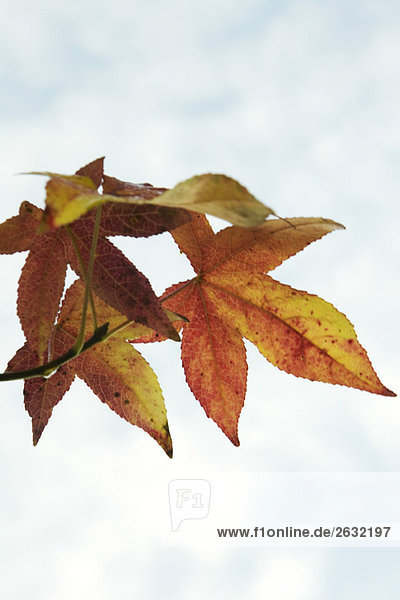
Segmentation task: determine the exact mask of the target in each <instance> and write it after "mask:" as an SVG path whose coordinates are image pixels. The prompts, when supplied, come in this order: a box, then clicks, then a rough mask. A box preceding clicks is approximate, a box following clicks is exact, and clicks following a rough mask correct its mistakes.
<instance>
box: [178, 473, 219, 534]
mask: <svg viewBox="0 0 400 600" xmlns="http://www.w3.org/2000/svg"><path fill="white" fill-rule="evenodd" d="M168 495H169V508H170V511H171V527H172V531H178V529H179V525H180V524H181V523H182V521H185V520H186V519H205V518H206V517H207V516H208V513H209V512H210V497H211V485H210V482H209V481H207V480H206V479H173V480H172V481H170V482H169V484H168Z"/></svg>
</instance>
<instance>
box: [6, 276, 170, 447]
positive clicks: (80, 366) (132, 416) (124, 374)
mask: <svg viewBox="0 0 400 600" xmlns="http://www.w3.org/2000/svg"><path fill="white" fill-rule="evenodd" d="M83 296H84V285H83V283H82V282H81V281H80V280H78V281H76V282H75V283H74V284H72V286H71V287H70V288H69V289H68V291H67V293H66V296H65V299H64V302H63V305H62V308H61V311H60V315H59V318H58V321H57V326H56V329H55V332H54V335H53V340H52V342H53V344H52V346H53V350H54V357H53V358H57V357H58V356H61V355H63V354H64V353H65V352H66V351H67V350H68V349H69V348H70V347H71V345H73V343H74V341H75V339H76V337H77V335H78V332H79V327H80V323H81V318H82V303H83ZM94 304H95V308H96V314H97V316H98V318H99V319H101V321H102V322H108V323H109V324H110V326H111V327H112V328H113V329H114V328H117V329H118V327H120V326H121V325H122V324H124V323H126V318H125V317H124V315H122V314H120V313H118V312H117V311H115V310H114V309H113V308H112V307H110V306H109V305H107V304H106V303H105V302H103V301H102V300H101V299H100V298H98V297H97V296H96V295H94ZM93 328H94V323H93V319H92V317H91V316H90V315H88V318H87V321H86V334H85V338H86V339H89V338H90V336H91V334H92V331H93ZM148 332H149V329H148V328H146V327H144V326H143V325H141V324H135V323H129V324H128V325H127V326H126V327H125V328H123V329H121V330H120V331H117V332H116V333H115V334H114V335H113V337H110V338H109V339H107V340H106V341H104V342H102V343H100V344H98V345H96V346H93V347H92V348H90V349H87V350H86V351H85V352H83V353H82V354H80V355H79V356H77V357H76V358H74V359H72V360H71V361H69V362H68V363H67V364H66V365H63V366H62V367H61V368H60V369H58V371H56V372H55V373H54V374H53V375H52V376H51V377H49V378H47V379H45V378H43V377H37V378H33V379H29V380H27V381H26V382H25V386H24V399H25V407H26V410H27V411H28V413H29V415H30V416H31V417H32V431H33V443H34V445H36V444H37V442H38V441H39V438H40V436H41V434H42V432H43V430H44V428H45V426H46V425H47V423H48V420H49V418H50V416H51V414H52V411H53V408H54V407H55V405H56V404H57V403H58V402H59V401H60V400H61V399H62V397H63V396H64V394H65V392H66V391H68V389H69V388H70V386H71V383H72V381H73V379H74V377H75V375H77V376H78V377H79V378H81V379H82V380H83V381H85V382H86V384H87V385H88V386H89V387H90V388H91V389H92V391H93V392H94V393H95V394H96V395H97V396H98V397H99V398H100V400H101V401H102V402H104V403H105V404H107V405H108V406H109V407H110V408H111V410H113V411H114V412H115V413H117V414H118V415H119V416H120V417H122V418H123V419H125V420H126V421H128V422H129V423H131V424H133V425H137V426H138V427H141V428H142V429H144V430H145V431H146V432H147V433H149V434H150V435H151V436H152V437H153V438H154V439H155V440H156V441H157V442H158V443H159V444H160V445H161V447H162V448H163V449H164V450H165V452H166V453H167V454H168V456H172V441H171V436H170V433H169V429H168V422H167V417H166V410H165V405H164V399H163V396H162V392H161V389H160V386H159V384H158V381H157V377H156V375H155V373H154V372H153V370H152V369H151V367H150V366H149V365H148V363H147V362H146V361H145V359H144V358H143V357H142V356H141V354H140V353H139V352H138V351H137V350H136V349H135V348H133V347H132V346H131V344H130V343H128V342H127V341H126V337H127V336H130V337H132V336H133V337H137V336H138V335H141V334H144V333H148ZM37 364H38V354H37V352H36V351H35V350H33V349H32V347H31V346H30V345H29V343H28V342H27V343H26V344H25V345H24V346H23V347H22V348H20V350H18V352H17V353H16V355H15V356H14V357H13V359H11V361H10V362H9V365H8V371H15V370H21V369H22V368H24V369H26V368H31V367H34V366H36V365H37Z"/></svg>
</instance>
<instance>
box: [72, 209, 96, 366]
mask: <svg viewBox="0 0 400 600" xmlns="http://www.w3.org/2000/svg"><path fill="white" fill-rule="evenodd" d="M100 220H101V206H98V207H97V209H96V218H95V222H94V229H93V237H92V246H91V248H90V256H89V266H88V269H87V273H86V281H85V295H84V298H83V307H82V319H81V326H80V329H79V333H78V337H77V338H76V341H75V344H74V345H73V349H74V350H75V351H76V352H77V353H78V354H79V352H80V351H81V350H82V348H83V346H84V343H85V329H86V316H87V308H88V304H89V298H90V297H91V286H92V275H93V265H94V260H95V258H96V248H97V240H98V239H99V230H100ZM96 325H97V323H96V324H95V327H96Z"/></svg>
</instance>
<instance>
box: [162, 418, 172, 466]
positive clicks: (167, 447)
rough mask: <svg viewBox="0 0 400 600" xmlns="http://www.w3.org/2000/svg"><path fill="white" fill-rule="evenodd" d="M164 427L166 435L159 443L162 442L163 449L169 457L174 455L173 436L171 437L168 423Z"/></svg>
mask: <svg viewBox="0 0 400 600" xmlns="http://www.w3.org/2000/svg"><path fill="white" fill-rule="evenodd" d="M163 429H164V431H165V435H164V437H163V438H162V439H161V440H160V442H159V443H160V446H161V447H162V449H163V450H164V452H165V454H166V455H167V456H168V457H169V458H172V456H173V447H172V438H171V434H170V432H169V427H168V423H165V425H164V427H163Z"/></svg>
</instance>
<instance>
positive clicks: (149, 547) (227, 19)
mask: <svg viewBox="0 0 400 600" xmlns="http://www.w3.org/2000/svg"><path fill="white" fill-rule="evenodd" d="M0 8H1V19H0V78H1V81H0V84H1V85H0V90H1V92H0V156H1V162H0V177H1V185H2V191H3V201H2V202H1V205H0V213H1V214H0V216H1V219H2V220H3V219H6V218H8V217H9V216H11V215H13V214H15V213H16V212H17V210H18V206H19V204H20V202H21V201H22V200H30V201H31V202H35V203H36V204H37V205H38V206H42V205H43V198H44V194H43V183H44V182H43V181H42V180H41V179H40V178H33V177H26V176H24V177H23V176H18V177H17V176H15V174H16V173H20V172H22V171H31V170H40V169H41V170H53V171H59V172H60V171H61V172H66V173H68V172H73V171H75V170H76V169H77V168H78V167H80V166H81V165H83V164H85V163H87V162H89V161H90V160H92V159H94V158H96V157H98V156H102V155H106V168H107V172H108V173H109V174H111V175H114V176H117V177H120V178H122V179H124V178H125V179H127V180H131V181H150V182H152V183H154V184H155V185H163V186H172V185H174V184H176V183H177V182H178V181H181V180H183V179H185V178H187V177H189V176H191V175H194V174H200V173H204V172H221V173H226V174H228V175H230V176H233V177H235V178H236V179H238V180H239V181H240V182H241V183H242V184H244V185H246V186H247V187H248V188H249V190H250V191H251V192H252V193H253V194H254V195H256V196H257V197H258V198H260V199H261V200H262V201H264V202H265V203H266V204H268V205H270V206H272V207H273V208H274V209H275V210H276V211H277V212H278V213H279V214H281V215H282V216H288V217H290V216H323V217H328V218H333V219H335V220H337V221H339V222H341V223H343V224H344V225H345V226H346V231H338V232H335V233H333V234H331V235H330V236H327V237H326V238H325V239H323V240H321V241H319V242H317V243H315V244H314V245H312V246H310V247H309V248H307V249H306V250H305V251H304V252H302V253H300V254H299V255H298V256H296V257H294V258H292V259H291V260H290V261H289V262H288V263H287V264H285V265H282V266H281V267H279V268H278V269H276V271H275V272H274V276H275V277H276V278H277V279H279V280H281V281H284V282H285V283H289V284H290V285H292V286H293V287H297V288H299V289H307V290H308V291H310V292H312V293H316V294H318V295H320V296H321V297H323V298H325V299H326V300H329V301H330V302H332V303H333V304H334V305H335V306H336V307H337V308H339V309H340V310H341V311H343V312H344V313H346V314H347V316H348V317H349V318H350V320H351V321H352V322H353V323H354V325H355V327H356V331H357V333H358V337H359V340H360V342H361V343H362V344H363V345H364V347H365V348H366V349H367V350H368V353H369V356H370V358H371V360H372V362H373V364H374V366H375V368H376V370H377V372H378V374H379V376H380V378H381V379H382V381H383V382H384V384H385V385H386V386H387V387H389V388H390V389H393V390H395V391H397V392H398V391H399V390H400V378H399V369H398V364H399V348H398V346H399V345H398V339H399V335H400V331H399V318H398V296H399V292H400V285H399V279H398V265H399V258H400V256H399V250H400V243H399V236H398V232H397V228H398V223H399V216H400V215H399V212H400V211H399V203H398V198H399V192H400V175H399V169H398V164H399V159H400V149H399V139H400V117H399V108H398V107H399V105H400V6H399V3H398V2H397V1H396V0H393V1H391V0H379V1H378V0H375V1H374V0H363V1H361V0H348V1H333V0H330V1H329V0H326V1H321V2H312V1H307V2H301V1H295V0H292V1H285V0H283V1H281V2H277V1H272V0H231V1H229V2H228V1H215V0H214V2H211V1H209V0H202V1H201V2H199V1H198V0H194V1H192V2H184V1H183V0H171V1H168V2H161V1H159V0H148V1H147V2H139V1H138V0H131V1H129V2H128V1H122V0H115V2H113V3H110V2H108V3H105V2H102V1H99V2H96V3H95V2H90V1H89V0H79V2H78V1H77V0H70V1H69V2H68V3H67V2H65V3H59V2H54V1H53V2H50V1H49V0H48V1H45V0H38V1H35V0H32V1H29V2H28V1H27V0H0ZM216 226H221V223H216ZM117 243H118V244H119V246H120V247H121V248H123V249H124V251H125V252H126V253H127V254H128V255H129V256H130V258H131V259H132V260H133V261H134V262H135V264H137V265H138V267H139V268H140V269H142V270H143V271H144V272H145V273H146V274H147V275H148V276H149V278H150V280H151V281H152V284H153V286H154V288H155V289H156V291H157V292H158V293H161V292H162V291H163V290H164V289H165V287H166V286H167V285H169V284H170V283H171V282H173V281H178V280H182V279H184V278H186V277H187V276H189V275H190V273H191V268H190V266H188V264H187V262H186V261H185V258H184V257H182V256H180V255H179V253H178V252H177V249H176V248H175V247H174V244H173V242H172V240H171V239H170V238H169V237H168V234H165V235H162V236H158V237H157V238H153V239H151V240H134V241H132V240H129V241H127V240H122V239H121V240H118V242H117ZM24 258H25V257H24V256H23V255H17V256H12V257H1V269H2V281H3V285H2V293H1V299H0V309H1V328H2V344H1V354H0V357H1V365H2V366H1V368H2V369H3V368H4V367H5V365H6V364H7V361H8V359H9V358H10V357H11V356H12V354H13V352H14V351H15V350H16V349H17V348H18V347H19V346H20V345H21V343H22V340H23V337H22V334H21V332H20V328H19V324H18V321H17V317H16V314H15V299H16V285H17V281H18V270H19V269H20V267H21V266H22V264H23V261H24ZM247 349H248V360H249V382H248V393H247V398H246V404H245V407H244V410H243V412H242V416H241V419H240V423H239V436H240V440H241V446H240V447H239V448H235V447H233V446H232V445H231V444H230V443H229V441H227V439H225V437H224V436H223V435H222V433H221V432H220V430H219V429H218V428H217V426H216V425H215V424H214V423H213V422H212V421H210V420H209V419H207V418H206V416H205V414H204V412H203V410H202V409H201V407H200V406H199V405H198V403H197V402H196V400H195V399H194V398H193V396H192V395H191V393H190V391H189V390H188V388H187V386H186V384H185V381H184V375H183V371H182V368H181V366H180V362H179V360H180V358H179V347H178V345H177V344H176V343H175V344H174V343H173V342H166V343H164V344H160V345H157V347H151V348H150V347H145V348H142V349H141V350H143V354H144V355H145V356H146V358H147V359H148V360H149V361H150V363H151V365H152V366H153V368H154V370H155V371H156V373H157V375H158V377H159V380H160V383H161V386H162V388H163V390H164V396H165V400H166V406H167V410H168V418H169V423H170V429H171V432H172V436H173V440H174V459H173V460H172V461H170V460H169V459H168V458H167V457H166V456H164V454H163V452H162V451H161V450H160V449H159V447H158V446H157V444H155V443H154V442H153V441H152V440H151V439H150V438H149V437H148V436H146V435H145V434H144V432H142V431H141V430H139V429H137V428H134V427H131V426H129V425H128V424H126V423H124V422H123V421H122V420H121V419H119V418H118V417H117V416H116V415H114V414H113V413H111V411H110V410H108V409H107V407H105V406H104V405H102V404H101V403H100V401H99V400H98V399H97V398H96V397H94V396H93V394H92V393H91V392H89V391H88V389H87V388H86V387H85V385H84V384H83V383H81V382H78V381H77V382H75V383H74V385H73V387H72V389H71V391H70V393H69V394H68V395H67V396H66V397H65V399H64V400H63V402H62V403H61V404H60V405H59V406H58V407H57V408H56V409H55V410H54V414H53V417H52V419H51V422H50V424H49V426H48V428H47V429H46V431H45V432H44V434H43V437H42V439H41V441H40V443H39V445H38V446H37V447H36V448H33V447H32V446H31V430H30V422H29V418H28V416H27V414H26V413H25V412H24V409H23V403H22V393H21V392H22V386H21V383H19V382H16V383H7V384H4V383H3V384H2V388H1V390H2V394H1V398H2V415H3V418H2V425H1V435H0V450H1V462H0V482H1V490H2V491H1V498H0V570H1V577H0V590H1V592H2V597H4V598H7V600H8V598H10V599H12V600H14V599H15V600H19V599H22V598H25V597H27V595H28V594H29V596H30V597H31V598H32V599H33V600H36V599H38V600H39V599H40V600H54V599H56V600H64V599H65V600H66V599H67V598H68V599H70V598H78V599H81V598H82V599H85V600H86V599H88V598H96V600H103V599H104V600H108V599H111V598H113V599H116V600H125V599H128V598H129V599H131V598H132V597H134V598H136V597H138V598H144V599H146V600H147V599H148V600H152V599H153V598H159V597H164V598H193V599H197V598H199V599H200V598H204V597H205V596H206V595H207V596H208V597H210V598H214V597H215V598H238V599H239V598H242V597H243V596H245V595H246V596H247V597H249V598H255V599H258V598H264V597H269V596H270V597H271V598H274V600H317V599H319V598H324V599H327V600H331V599H336V598H338V597H340V598H344V599H347V598H349V599H350V598H354V597H360V598H364V599H366V600H370V599H371V600H372V599H375V598H376V597H377V596H378V595H381V594H382V592H383V591H385V595H386V597H392V596H393V594H394V590H395V589H396V587H397V585H398V582H397V581H396V579H397V578H398V575H397V572H398V569H397V565H398V559H399V554H398V548H394V547H390V544H389V543H387V544H386V545H385V544H382V543H381V544H380V545H381V546H383V547H377V543H376V542H375V545H374V547H371V548H368V547H366V546H367V545H368V544H367V543H365V544H364V547H358V548H352V547H350V544H348V545H347V547H346V544H343V545H342V547H333V544H332V543H326V544H325V545H320V547H317V546H315V545H314V546H310V547H296V546H290V545H289V544H287V545H286V546H285V545H281V546H279V547H278V546H274V545H273V544H272V543H270V544H269V545H268V544H267V543H266V542H265V541H264V542H260V543H254V544H250V546H246V547H244V546H242V545H241V544H240V543H237V545H236V546H235V545H234V544H224V543H222V542H221V541H219V540H217V539H216V534H215V528H216V527H252V526H253V525H260V526H261V525H265V526H267V525H268V523H273V524H274V525H275V524H279V525H290V524H292V525H300V524H307V523H313V524H314V523H317V524H318V525H320V524H321V525H323V524H331V523H333V524H334V523H336V524H337V525H340V523H341V522H345V523H346V524H355V523H356V521H357V519H358V520H359V521H362V522H363V523H367V522H371V523H373V524H378V525H381V524H386V523H387V522H388V521H389V524H393V526H394V525H395V524H396V523H400V514H399V509H398V506H399V505H400V502H399V500H400V498H399V495H400V494H399V492H400V488H399V485H398V484H399V479H398V474H397V472H398V471H399V464H400V450H399V448H400V444H399V433H400V409H399V405H398V399H397V398H383V397H380V396H374V395H371V394H368V393H366V392H364V393H363V392H359V391H356V390H349V389H345V388H342V387H337V386H329V385H325V384H319V383H311V382H308V381H303V380H299V379H296V378H294V377H291V376H289V375H286V374H284V373H282V372H280V371H279V370H278V369H275V368H274V367H272V366H271V365H269V364H268V363H266V361H265V360H264V359H263V358H262V357H261V356H260V355H259V354H258V352H257V351H256V350H255V349H254V348H253V347H251V346H250V345H249V346H248V347H247ZM310 477H311V479H310ZM176 479H178V480H181V479H183V480H185V479H189V480H192V479H195V480H196V479H200V480H206V481H209V482H210V486H211V504H210V513H209V515H208V516H207V517H206V518H204V519H202V520H192V521H184V522H183V523H182V524H181V525H180V528H179V530H178V532H175V533H173V532H171V522H170V509H169V504H168V483H169V482H170V481H173V480H176ZM398 539H400V538H398ZM392 545H397V546H399V545H400V541H398V540H397V542H396V540H394V539H393V540H392Z"/></svg>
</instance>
